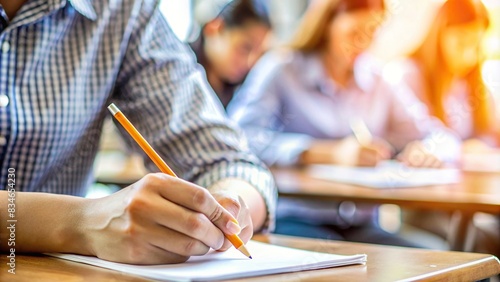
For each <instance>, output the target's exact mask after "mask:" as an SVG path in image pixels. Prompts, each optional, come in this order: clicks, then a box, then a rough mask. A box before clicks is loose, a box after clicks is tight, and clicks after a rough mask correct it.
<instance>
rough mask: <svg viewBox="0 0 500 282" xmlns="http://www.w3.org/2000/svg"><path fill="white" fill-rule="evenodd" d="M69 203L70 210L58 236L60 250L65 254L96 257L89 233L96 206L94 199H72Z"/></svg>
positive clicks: (67, 211)
mask: <svg viewBox="0 0 500 282" xmlns="http://www.w3.org/2000/svg"><path fill="white" fill-rule="evenodd" d="M71 198H72V199H71V201H68V204H69V205H68V208H67V209H66V215H65V217H66V218H65V219H64V222H65V224H61V226H62V228H61V229H60V230H59V232H58V234H57V235H56V236H58V237H59V239H60V240H59V242H60V246H59V249H61V250H63V251H64V252H70V253H76V254H82V255H94V252H92V248H91V246H90V244H89V242H90V240H89V236H88V235H89V234H88V231H89V230H90V229H91V227H92V226H91V216H90V211H91V210H92V206H93V204H94V201H95V200H94V199H86V198H80V197H71Z"/></svg>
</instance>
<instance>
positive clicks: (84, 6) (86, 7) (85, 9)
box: [69, 0, 97, 21]
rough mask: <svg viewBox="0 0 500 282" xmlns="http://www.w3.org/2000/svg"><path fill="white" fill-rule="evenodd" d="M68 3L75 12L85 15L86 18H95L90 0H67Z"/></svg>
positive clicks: (93, 19)
mask: <svg viewBox="0 0 500 282" xmlns="http://www.w3.org/2000/svg"><path fill="white" fill-rule="evenodd" d="M69 3H70V4H71V5H72V6H73V7H74V8H75V10H76V11H77V12H79V13H80V14H82V15H83V16H85V17H86V18H87V19H89V20H92V21H95V20H97V14H96V12H95V10H94V7H93V6H92V0H69Z"/></svg>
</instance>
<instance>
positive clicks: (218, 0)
mask: <svg viewBox="0 0 500 282" xmlns="http://www.w3.org/2000/svg"><path fill="white" fill-rule="evenodd" d="M315 1H321V0H310V1H308V0H262V2H264V3H265V4H266V5H268V7H269V10H270V15H271V20H272V26H273V39H272V41H271V42H272V43H271V45H279V44H280V43H283V42H287V41H288V40H289V39H290V38H291V36H292V35H293V33H294V31H295V28H296V27H297V25H298V23H299V22H300V19H301V16H302V15H303V13H304V11H305V10H306V9H307V7H308V5H313V4H314V2H315ZM226 2H228V1H225V0H162V1H161V9H162V11H163V13H164V14H165V17H166V19H167V20H168V22H169V24H170V25H171V27H172V29H173V31H174V32H175V34H176V35H177V36H178V37H179V39H180V40H182V41H185V42H189V41H190V40H191V39H193V38H195V37H196V34H197V33H198V32H200V23H203V22H207V21H209V20H210V19H212V18H213V17H215V16H216V15H217V13H218V11H219V9H220V7H221V5H224V4H225V3H226ZM483 2H484V4H485V6H486V7H487V9H488V12H489V14H490V20H491V22H490V26H489V29H488V31H487V33H486V35H485V37H484V40H483V43H482V52H483V53H484V56H485V57H486V60H485V62H484V64H483V66H482V68H483V72H482V74H483V79H484V82H485V84H486V86H487V87H488V88H489V90H490V91H491V93H492V94H493V96H494V97H495V99H496V100H495V101H496V103H497V104H498V105H499V108H500V75H499V74H500V0H483ZM440 3H442V0H422V1H414V0H386V7H387V11H388V13H387V15H386V19H385V20H386V21H385V23H384V24H383V25H382V28H381V29H380V31H379V33H378V34H377V36H376V38H375V43H374V44H373V45H372V47H371V50H370V51H371V52H372V53H373V54H375V55H376V56H377V57H379V58H381V59H382V60H386V61H390V60H393V59H397V58H398V56H402V55H403V54H406V53H408V50H412V48H415V46H416V45H417V44H418V43H419V42H420V41H421V40H422V38H423V36H424V33H425V31H426V30H427V28H428V26H426V25H428V24H430V22H431V19H432V17H434V16H435V13H436V10H437V7H438V6H439V5H440ZM497 120H498V122H500V117H497ZM115 130H116V129H115V128H114V125H113V124H112V122H107V123H106V124H105V134H104V136H103V139H102V150H101V153H99V155H98V157H97V160H96V162H95V174H96V176H97V179H98V180H99V183H96V184H95V185H94V187H93V188H92V189H91V190H90V191H89V194H88V197H102V196H104V195H107V194H109V193H112V192H114V191H117V190H118V189H120V186H123V185H126V184H128V183H130V182H132V181H134V180H136V179H138V178H140V177H141V176H142V175H144V174H146V173H147V171H146V170H145V169H144V167H143V166H142V160H141V158H140V157H139V156H137V155H134V154H130V153H128V152H127V150H126V147H125V145H124V143H123V141H122V140H121V138H120V137H119V136H118V135H117V133H116V131H115ZM117 164H118V165H117ZM379 218H380V219H379V221H380V226H381V227H382V228H383V229H384V230H386V231H388V232H394V233H395V232H398V233H400V234H401V235H402V236H403V237H405V238H408V239H410V240H414V241H419V242H421V243H423V245H425V246H427V247H430V248H435V249H448V248H449V246H448V245H447V242H446V241H445V240H444V239H443V238H440V237H438V236H434V235H432V234H430V233H428V232H425V231H421V230H417V229H414V228H412V227H409V226H402V224H401V209H400V208H399V207H398V206H397V205H381V206H380V208H379ZM475 220H478V221H481V220H486V221H488V220H490V219H489V218H486V219H484V218H482V216H481V215H479V216H477V218H475Z"/></svg>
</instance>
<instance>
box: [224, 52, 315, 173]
mask: <svg viewBox="0 0 500 282" xmlns="http://www.w3.org/2000/svg"><path fill="white" fill-rule="evenodd" d="M283 56H286V54H282V53H279V51H271V52H269V53H267V54H266V55H264V56H263V57H262V58H261V59H260V60H259V62H258V63H257V64H256V65H255V66H254V67H253V69H252V70H251V71H250V73H249V74H248V76H247V79H246V80H245V82H244V83H243V85H242V86H241V87H240V89H239V90H238V92H237V93H236V96H235V97H234V99H233V101H231V103H230V104H229V106H228V108H227V112H228V115H229V116H230V117H231V118H232V119H233V120H235V121H236V122H237V123H238V124H239V125H240V126H241V127H242V128H243V129H244V131H245V133H246V135H247V137H248V139H249V142H250V147H251V149H252V150H253V151H254V152H255V153H256V154H257V155H258V156H259V157H260V158H261V159H262V160H263V161H264V162H265V163H266V164H268V165H291V164H295V163H297V161H298V157H299V156H300V154H302V152H304V151H305V150H306V149H307V148H309V146H310V143H311V142H312V140H313V138H312V137H310V136H309V135H306V134H301V133H291V132H283V128H284V126H285V124H286V122H287V113H286V107H285V106H284V103H283V99H282V98H281V97H282V95H283V94H282V92H284V90H283V86H282V85H281V82H282V81H283V80H282V79H281V78H280V75H281V74H282V71H283V61H282V60H283Z"/></svg>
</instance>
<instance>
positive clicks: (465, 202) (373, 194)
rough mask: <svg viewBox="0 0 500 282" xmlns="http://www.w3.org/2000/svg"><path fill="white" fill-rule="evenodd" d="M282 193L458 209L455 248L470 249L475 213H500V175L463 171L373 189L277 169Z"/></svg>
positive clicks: (436, 208)
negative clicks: (425, 182) (454, 177)
mask: <svg viewBox="0 0 500 282" xmlns="http://www.w3.org/2000/svg"><path fill="white" fill-rule="evenodd" d="M273 174H274V176H275V178H276V183H277V185H278V189H279V193H280V196H283V197H302V198H304V197H307V198H314V199H318V200H336V201H342V200H344V201H346V200H347V201H354V202H369V203H377V204H396V205H399V206H401V207H403V208H418V209H428V210H439V211H457V212H459V213H460V214H459V216H460V218H459V220H458V221H457V223H456V225H455V228H454V229H455V231H454V232H453V233H454V234H451V237H450V246H451V247H452V249H453V250H460V251H463V250H465V251H470V246H468V245H466V242H467V241H471V239H470V238H469V240H468V239H467V237H468V236H470V231H469V230H470V225H471V219H472V216H473V215H474V213H475V212H485V213H491V214H498V215H500V174H498V173H472V172H464V173H463V178H462V181H461V182H460V183H458V184H450V185H436V186H429V187H417V188H393V189H374V188H367V187H361V186H356V185H351V184H344V183H336V182H332V181H326V180H320V179H316V178H313V177H311V176H310V175H309V174H308V173H307V172H306V171H305V170H304V169H299V168H275V169H273Z"/></svg>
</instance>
